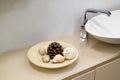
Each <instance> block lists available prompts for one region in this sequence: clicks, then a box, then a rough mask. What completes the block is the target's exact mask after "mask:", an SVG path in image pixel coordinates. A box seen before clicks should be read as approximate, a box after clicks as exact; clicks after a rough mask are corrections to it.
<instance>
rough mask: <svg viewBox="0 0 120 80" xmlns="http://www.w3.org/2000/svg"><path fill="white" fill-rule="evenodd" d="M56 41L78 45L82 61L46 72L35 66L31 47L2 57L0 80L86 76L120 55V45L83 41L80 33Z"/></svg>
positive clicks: (0, 61)
mask: <svg viewBox="0 0 120 80" xmlns="http://www.w3.org/2000/svg"><path fill="white" fill-rule="evenodd" d="M55 40H60V41H64V42H67V43H70V44H72V45H74V46H75V47H76V48H77V49H78V50H79V58H78V59H77V61H76V62H74V63H73V64H71V65H69V66H66V67H64V68H60V69H45V68H40V67H37V66H34V65H33V64H31V63H29V61H28V59H27V51H28V49H29V47H28V48H24V49H20V50H16V51H11V52H8V53H6V54H0V80H48V79H49V80H58V79H63V78H65V77H68V76H70V75H72V74H76V73H78V72H81V74H82V73H84V72H85V71H87V70H92V69H94V68H95V67H97V66H99V65H102V64H103V63H104V62H106V61H109V60H111V59H114V58H117V57H118V56H119V55H120V45H114V44H107V43H103V42H100V41H98V40H96V39H94V38H93V37H91V36H90V37H89V39H88V41H86V42H84V43H83V42H81V41H80V40H79V33H75V34H73V35H69V36H63V37H61V38H57V39H55Z"/></svg>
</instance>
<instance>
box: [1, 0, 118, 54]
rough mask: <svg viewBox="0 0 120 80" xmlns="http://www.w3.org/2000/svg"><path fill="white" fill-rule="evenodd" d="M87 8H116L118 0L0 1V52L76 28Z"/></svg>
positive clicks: (70, 31) (53, 36) (51, 37)
mask: <svg viewBox="0 0 120 80" xmlns="http://www.w3.org/2000/svg"><path fill="white" fill-rule="evenodd" d="M87 8H95V9H107V10H116V9H120V0H0V53H3V52H7V51H10V50H15V49H18V48H22V47H26V46H29V45H32V44H35V43H38V42H41V41H44V40H51V39H53V38H56V37H59V36H62V35H67V34H72V33H74V32H76V31H79V27H80V25H81V22H82V19H83V12H84V11H85V9H87Z"/></svg>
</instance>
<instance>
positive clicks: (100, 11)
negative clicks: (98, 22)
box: [83, 9, 111, 25]
mask: <svg viewBox="0 0 120 80" xmlns="http://www.w3.org/2000/svg"><path fill="white" fill-rule="evenodd" d="M88 12H90V13H104V14H107V16H110V15H111V12H110V11H107V10H97V9H87V10H86V11H85V15H84V21H83V25H85V24H86V22H87V21H88V20H87V13H88Z"/></svg>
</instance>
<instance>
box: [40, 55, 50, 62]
mask: <svg viewBox="0 0 120 80" xmlns="http://www.w3.org/2000/svg"><path fill="white" fill-rule="evenodd" d="M41 59H42V61H43V62H45V63H47V62H49V61H50V56H49V55H44V56H42V57H41Z"/></svg>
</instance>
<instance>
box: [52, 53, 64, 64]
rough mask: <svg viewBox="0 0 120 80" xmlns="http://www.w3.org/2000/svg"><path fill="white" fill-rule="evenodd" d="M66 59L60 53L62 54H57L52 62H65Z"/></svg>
mask: <svg viewBox="0 0 120 80" xmlns="http://www.w3.org/2000/svg"><path fill="white" fill-rule="evenodd" d="M64 61H65V58H64V57H63V56H62V55H60V54H57V55H56V56H55V57H54V58H53V60H51V62H53V63H62V62H64Z"/></svg>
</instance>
